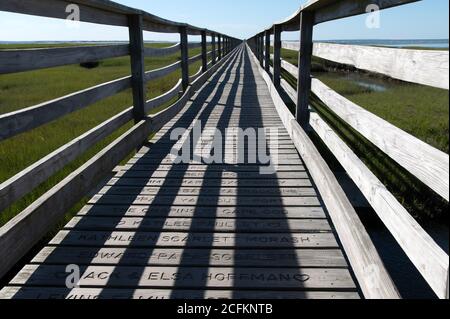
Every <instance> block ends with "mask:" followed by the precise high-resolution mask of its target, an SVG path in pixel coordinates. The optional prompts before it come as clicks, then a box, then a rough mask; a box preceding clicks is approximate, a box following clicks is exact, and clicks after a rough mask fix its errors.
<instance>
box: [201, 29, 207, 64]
mask: <svg viewBox="0 0 450 319" xmlns="http://www.w3.org/2000/svg"><path fill="white" fill-rule="evenodd" d="M207 70H208V51H207V49H206V31H202V72H206V71H207Z"/></svg>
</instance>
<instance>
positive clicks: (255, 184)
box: [0, 46, 360, 299]
mask: <svg viewBox="0 0 450 319" xmlns="http://www.w3.org/2000/svg"><path fill="white" fill-rule="evenodd" d="M256 68H257V66H256V65H255V62H254V61H253V60H252V59H251V58H250V56H249V53H248V52H247V49H246V47H245V46H241V49H239V50H238V51H237V53H236V54H235V55H234V56H233V57H232V58H231V62H230V63H226V64H225V65H224V66H223V67H222V68H221V69H220V70H219V71H218V72H217V73H216V74H214V76H213V77H212V78H211V79H210V81H208V82H207V84H206V85H205V86H204V87H203V88H202V89H201V90H200V91H199V92H197V94H196V95H195V96H194V97H193V98H192V100H191V101H190V102H189V103H188V104H187V106H186V107H185V108H184V110H183V111H182V112H180V113H179V114H178V115H177V116H176V117H175V118H174V119H173V120H172V121H171V122H170V123H169V124H167V125H166V126H165V127H164V128H163V129H162V130H161V131H160V132H159V133H158V134H157V135H156V136H155V137H154V138H153V140H152V141H151V143H149V145H146V146H144V147H143V148H142V149H141V150H140V151H139V152H138V153H137V154H136V155H135V156H134V157H133V158H132V159H131V160H130V161H129V162H128V164H127V165H125V166H122V167H120V170H119V171H118V172H117V174H116V175H115V176H114V177H113V178H111V179H109V180H108V181H107V182H106V183H105V184H104V185H103V186H102V187H100V188H99V190H98V193H97V195H95V196H94V197H93V198H92V199H91V200H90V201H89V203H88V205H87V206H86V207H84V208H83V209H82V210H81V211H80V212H79V214H78V215H77V216H76V217H75V218H73V219H72V220H71V221H70V222H69V223H68V224H67V225H66V227H65V228H64V230H62V231H61V232H59V233H58V234H57V235H56V236H55V237H54V238H53V239H52V240H51V241H50V243H49V244H48V246H47V247H45V248H44V249H43V250H42V251H41V252H39V253H38V254H37V256H36V257H35V258H34V259H33V260H32V262H31V263H30V264H29V265H27V266H25V267H24V268H23V270H22V271H20V272H19V274H18V275H17V276H16V277H15V278H14V279H13V280H12V281H11V282H10V284H9V286H8V287H6V288H4V290H3V291H2V292H1V293H0V297H2V298H211V297H212V298H296V299H297V298H300V299H301V298H347V299H348V298H359V297H360V295H359V293H358V290H357V287H356V285H355V282H354V280H353V277H352V275H351V270H349V267H348V264H347V261H346V259H345V257H344V254H343V251H342V248H341V247H340V245H339V244H338V241H337V239H336V238H337V237H336V235H335V233H334V231H333V228H332V227H331V224H330V221H329V218H328V213H327V212H326V210H325V208H324V207H323V204H322V201H321V199H320V197H319V195H318V193H317V190H316V188H315V187H314V183H313V181H312V180H311V178H310V176H309V174H308V172H307V170H306V169H305V166H304V165H303V162H302V159H301V158H300V156H299V155H298V152H297V150H296V148H295V146H294V144H293V142H292V141H291V139H290V137H289V135H288V133H287V131H286V129H285V128H284V126H283V124H282V121H281V120H280V118H279V116H278V114H277V111H276V109H275V107H274V104H273V102H272V99H271V96H270V93H269V92H268V89H267V85H266V83H265V82H264V80H263V79H262V77H261V76H260V74H259V73H258V72H257V69H256ZM195 123H201V125H202V130H203V131H202V132H203V134H202V138H201V140H194V143H193V145H191V147H192V148H193V149H195V151H196V154H198V153H199V152H200V151H199V150H201V149H204V147H205V146H207V145H208V143H210V142H211V134H210V133H209V132H211V131H215V130H214V129H216V128H217V129H219V131H220V132H221V133H222V135H223V136H222V138H223V139H224V141H225V145H226V148H225V150H224V154H223V164H211V165H206V164H201V163H199V162H195V161H193V162H192V163H191V164H178V165H177V164H174V163H173V159H174V156H173V155H170V152H171V150H172V148H173V147H174V146H182V145H186V144H183V141H182V142H181V143H180V142H177V141H172V140H171V133H172V132H173V130H174V129H176V128H186V129H187V130H188V132H190V133H192V134H190V136H195V134H194V133H193V131H194V130H195V125H194V124H195ZM227 128H243V129H246V128H266V129H267V128H273V129H277V132H278V134H274V133H273V132H274V130H271V131H270V134H268V135H270V136H269V138H268V142H267V147H268V151H269V152H270V153H273V154H276V152H275V151H276V150H277V151H278V154H279V168H278V171H277V173H276V174H272V175H265V174H261V171H260V169H261V167H263V166H265V163H263V162H262V161H258V162H257V163H256V164H255V163H248V158H247V161H246V163H244V164H238V165H236V164H237V162H236V157H237V151H238V149H237V147H236V141H233V140H232V139H229V138H228V137H226V134H225V129H227ZM212 129H213V130H212ZM189 141H190V139H187V140H186V141H185V142H184V143H189ZM175 144H177V145H175ZM189 144H191V143H189ZM194 147H195V148H194ZM200 155H203V156H207V154H205V153H203V154H202V153H200ZM208 155H210V154H208ZM247 155H253V153H252V151H248V152H247ZM70 264H74V265H79V266H80V267H81V278H80V282H79V288H74V289H67V288H66V278H67V275H68V274H67V273H66V266H67V265H70Z"/></svg>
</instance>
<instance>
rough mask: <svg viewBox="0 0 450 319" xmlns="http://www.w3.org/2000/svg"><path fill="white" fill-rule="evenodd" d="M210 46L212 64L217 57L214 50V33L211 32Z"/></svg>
mask: <svg viewBox="0 0 450 319" xmlns="http://www.w3.org/2000/svg"><path fill="white" fill-rule="evenodd" d="M211 46H212V55H211V58H212V64H213V65H214V64H216V59H217V51H216V34H215V33H213V34H211Z"/></svg>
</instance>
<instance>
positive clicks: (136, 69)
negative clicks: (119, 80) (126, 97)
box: [128, 14, 147, 123]
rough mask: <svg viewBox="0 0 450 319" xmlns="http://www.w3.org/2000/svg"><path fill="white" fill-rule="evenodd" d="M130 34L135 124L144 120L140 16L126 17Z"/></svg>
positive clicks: (141, 21) (142, 37)
mask: <svg viewBox="0 0 450 319" xmlns="http://www.w3.org/2000/svg"><path fill="white" fill-rule="evenodd" d="M128 22H129V27H128V30H129V34H130V59H131V86H132V89H133V105H134V107H133V116H134V121H135V123H139V122H140V121H141V120H142V119H143V118H145V102H146V96H147V93H146V85H145V62H144V57H145V53H144V35H143V27H142V24H143V20H142V15H137V14H135V15H130V16H129V17H128Z"/></svg>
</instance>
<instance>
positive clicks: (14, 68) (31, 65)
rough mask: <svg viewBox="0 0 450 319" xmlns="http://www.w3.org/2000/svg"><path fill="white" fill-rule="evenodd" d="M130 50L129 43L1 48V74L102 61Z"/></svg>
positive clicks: (125, 53) (122, 54)
mask: <svg viewBox="0 0 450 319" xmlns="http://www.w3.org/2000/svg"><path fill="white" fill-rule="evenodd" d="M129 52H130V50H129V46H128V45H99V46H90V47H70V48H49V49H24V50H0V74H6V73H15V72H24V71H31V70H38V69H44V68H51V67H57V66H62V65H68V64H79V63H84V62H92V61H100V60H105V59H111V58H117V57H122V56H126V55H128V54H129Z"/></svg>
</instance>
